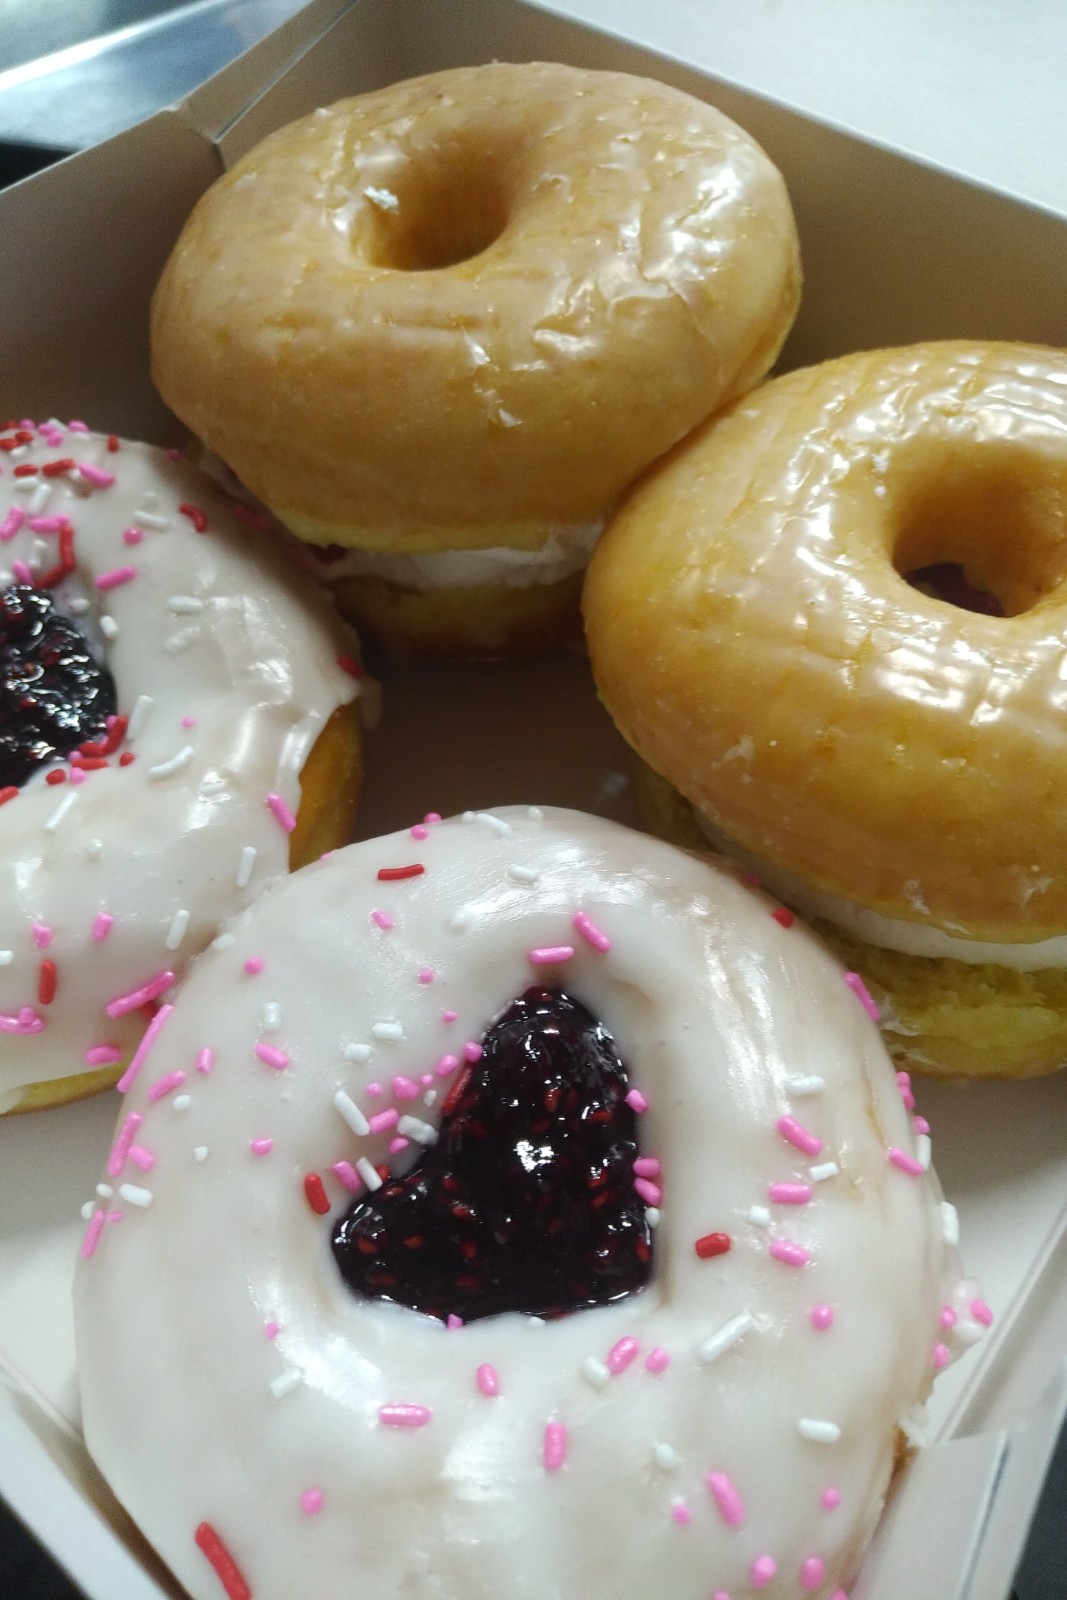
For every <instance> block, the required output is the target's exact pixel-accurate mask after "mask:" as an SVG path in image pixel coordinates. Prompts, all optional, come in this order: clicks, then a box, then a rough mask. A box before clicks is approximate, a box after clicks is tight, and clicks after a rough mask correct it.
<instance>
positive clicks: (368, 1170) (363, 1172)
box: [356, 1156, 382, 1193]
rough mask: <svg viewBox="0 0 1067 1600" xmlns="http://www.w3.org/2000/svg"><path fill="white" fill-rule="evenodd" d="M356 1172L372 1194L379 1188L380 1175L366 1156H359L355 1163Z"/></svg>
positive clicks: (380, 1184) (380, 1182)
mask: <svg viewBox="0 0 1067 1600" xmlns="http://www.w3.org/2000/svg"><path fill="white" fill-rule="evenodd" d="M356 1171H357V1172H358V1173H359V1176H360V1177H361V1178H362V1179H363V1182H364V1183H365V1184H366V1185H367V1188H368V1189H370V1190H371V1192H372V1193H373V1192H374V1190H375V1189H380V1188H381V1186H382V1177H381V1173H380V1172H379V1171H378V1169H377V1167H376V1166H375V1165H374V1163H373V1162H372V1161H371V1160H370V1159H369V1158H368V1157H367V1156H360V1158H359V1160H358V1161H357V1162H356Z"/></svg>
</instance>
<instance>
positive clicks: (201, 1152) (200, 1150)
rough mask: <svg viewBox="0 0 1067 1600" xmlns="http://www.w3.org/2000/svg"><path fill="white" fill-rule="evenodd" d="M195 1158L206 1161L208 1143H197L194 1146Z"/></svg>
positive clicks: (195, 1159)
mask: <svg viewBox="0 0 1067 1600" xmlns="http://www.w3.org/2000/svg"><path fill="white" fill-rule="evenodd" d="M193 1160H194V1161H206V1160H207V1145H206V1144H198V1145H196V1146H195V1147H194V1149H193Z"/></svg>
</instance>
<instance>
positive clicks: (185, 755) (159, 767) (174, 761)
mask: <svg viewBox="0 0 1067 1600" xmlns="http://www.w3.org/2000/svg"><path fill="white" fill-rule="evenodd" d="M195 754H196V752H195V751H194V749H193V747H192V745H191V744H185V745H182V748H181V749H180V750H179V751H178V752H177V754H176V755H173V756H171V757H170V759H169V760H168V761H160V762H158V763H157V764H156V766H154V767H149V769H148V776H149V777H150V778H169V777H170V776H171V775H172V773H175V772H180V771H181V770H182V768H183V767H187V766H188V765H189V763H190V761H191V760H192V759H193V756H194V755H195Z"/></svg>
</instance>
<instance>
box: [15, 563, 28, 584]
mask: <svg viewBox="0 0 1067 1600" xmlns="http://www.w3.org/2000/svg"><path fill="white" fill-rule="evenodd" d="M11 571H12V573H13V574H14V576H15V580H16V582H18V583H28V584H31V585H32V583H33V573H32V572H31V571H30V569H29V567H28V566H27V565H26V563H25V561H13V562H12V563H11Z"/></svg>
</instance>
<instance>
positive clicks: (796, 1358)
mask: <svg viewBox="0 0 1067 1600" xmlns="http://www.w3.org/2000/svg"><path fill="white" fill-rule="evenodd" d="M773 909H774V908H773V906H772V905H771V904H769V903H768V902H766V901H765V900H763V899H762V898H759V897H756V896H755V895H753V894H752V893H751V892H750V891H748V890H747V889H746V888H744V887H743V886H742V885H741V884H740V883H738V882H737V881H735V880H734V879H733V878H731V877H729V876H727V875H726V874H725V873H722V872H719V871H717V870H715V869H714V868H712V867H710V866H708V865H707V864H705V863H703V862H700V861H698V860H697V859H695V858H693V857H689V856H686V855H683V854H682V853H681V852H679V851H676V850H674V849H673V848H672V847H670V846H667V845H664V844H663V843H661V842H659V841H657V840H652V839H649V838H647V837H644V836H642V835H639V834H635V833H631V832H629V831H628V830H626V829H622V828H620V827H618V826H617V825H615V824H610V823H606V822H603V821H600V820H598V819H594V818H590V817H586V816H582V815H579V814H576V813H572V812H561V811H549V812H547V813H541V812H538V811H527V810H526V809H523V808H509V809H505V810H502V811H500V812H499V813H471V814H468V815H467V816H465V817H463V818H455V819H453V820H451V821H448V822H445V823H442V822H440V820H439V819H436V818H434V817H432V816H431V817H427V818H426V820H425V821H424V822H423V823H421V824H417V825H416V826H414V827H413V828H412V829H411V830H410V831H405V832H401V833H397V834H393V835H392V836H390V837H387V838H383V839H377V840H374V841H371V842H369V843H363V844H359V845H354V846H351V847H350V848H349V849H347V850H345V851H341V852H338V853H336V854H335V855H334V856H332V857H330V858H328V859H326V860H323V861H320V862H318V863H316V864H315V865H313V866H311V867H309V868H308V869H306V870H305V871H304V872H301V873H298V874H296V875H295V876H294V877H292V878H289V879H287V880H285V881H284V882H279V883H278V884H276V885H274V886H273V887H272V888H271V889H269V890H268V891H267V892H266V893H265V894H264V895H263V896H261V897H260V899H259V901H258V902H257V904H256V905H255V906H254V907H253V908H252V910H251V911H250V912H248V913H246V914H244V915H242V916H241V917H240V918H239V919H237V921H236V922H234V923H233V924H231V926H230V928H229V930H228V931H227V933H226V934H225V935H224V936H223V937H222V938H221V939H220V940H218V941H216V943H215V945H214V946H213V948H212V949H211V950H209V951H208V952H207V953H206V954H205V955H204V956H203V957H201V959H200V960H199V961H198V962H197V963H196V964H195V966H194V968H193V971H192V973H191V974H190V976H189V978H188V980H187V982H186V984H185V986H184V988H183V990H182V992H181V993H180V995H179V997H178V999H177V1002H176V1004H175V1009H174V1013H173V1018H172V1021H171V1023H170V1025H169V1027H168V1030H167V1032H166V1034H165V1035H164V1036H163V1037H162V1038H161V1039H160V1040H159V1042H158V1045H157V1046H156V1047H155V1048H154V1050H153V1051H152V1053H151V1055H150V1057H149V1058H148V1059H147V1060H146V1061H145V1063H144V1065H143V1068H142V1071H141V1074H140V1076H139V1078H138V1080H137V1082H136V1083H135V1084H134V1086H133V1088H132V1090H131V1091H130V1094H129V1095H128V1097H127V1100H126V1102H125V1105H124V1109H123V1112H122V1114H121V1118H120V1122H119V1127H118V1132H117V1136H116V1141H115V1145H114V1149H113V1151H112V1153H111V1158H110V1160H109V1162H108V1167H107V1174H106V1178H105V1189H104V1191H103V1194H102V1196H101V1198H100V1199H98V1200H96V1201H95V1202H91V1203H89V1204H88V1205H87V1208H86V1216H87V1226H86V1232H85V1236H84V1242H83V1244H82V1252H81V1253H82V1260H81V1262H80V1272H79V1276H78V1281H77V1289H76V1301H77V1330H78V1349H79V1363H80V1371H81V1385H82V1396H83V1407H84V1422H85V1429H86V1436H87V1440H88V1444H89V1448H90V1450H91V1452H92V1453H93V1455H94V1456H95V1458H96V1460H97V1462H98V1464H99V1465H100V1467H101V1469H102V1470H103V1472H104V1474H105V1476H106V1477H107V1479H108V1480H109V1482H110V1483H111V1485H112V1487H113V1488H114V1490H115V1492H116V1493H117V1495H118V1497H119V1499H120V1500H121V1501H122V1502H123V1504H124V1505H125V1506H126V1507H127V1509H128V1510H129V1511H130V1512H131V1514H132V1515H133V1516H134V1518H135V1519H136V1521H137V1522H138V1523H139V1524H140V1526H141V1528H142V1529H143V1531H144V1532H145V1533H146V1534H147V1536H148V1538H149V1539H150V1540H151V1541H152V1542H153V1543H154V1544H155V1545H156V1546H157V1548H158V1549H159V1551H160V1552H161V1554H162V1555H163V1557H164V1558H165V1560H166V1561H167V1562H168V1563H169V1564H170V1565H171V1566H172V1568H173V1569H174V1571H175V1573H176V1574H177V1576H178V1578H179V1579H180V1581H181V1582H182V1583H183V1584H184V1585H185V1587H186V1588H187V1589H188V1591H189V1593H190V1595H192V1596H194V1597H195V1600H220V1597H221V1596H222V1595H224V1594H227V1595H241V1596H247V1595H248V1594H252V1595H254V1596H255V1597H256V1600H292V1596H293V1595H296V1594H301V1593H304V1592H305V1591H306V1587H307V1574H309V1573H314V1575H315V1591H316V1593H321V1594H324V1595H327V1594H328V1595H335V1594H336V1595H340V1594H343V1593H349V1592H351V1591H352V1589H353V1586H355V1587H356V1588H358V1590H359V1592H360V1594H361V1595H364V1596H366V1597H367V1600H387V1597H388V1600H392V1597H394V1596H396V1595H402V1594H408V1593H419V1594H428V1595H433V1596H434V1597H435V1600H500V1597H502V1596H504V1595H513V1594H519V1595H524V1596H525V1595H529V1596H533V1595H537V1596H539V1597H542V1600H573V1597H574V1596H575V1595H583V1596H586V1597H588V1600H647V1597H648V1596H649V1595H655V1594H670V1595H671V1596H672V1597H677V1600H707V1597H708V1596H709V1595H711V1594H713V1593H714V1594H717V1595H723V1594H730V1595H732V1596H734V1597H736V1600H741V1597H742V1596H745V1595H748V1594H749V1593H751V1591H752V1590H754V1589H760V1588H762V1587H767V1586H768V1585H769V1584H770V1583H771V1578H772V1575H773V1577H774V1582H773V1589H772V1590H771V1591H770V1592H773V1594H774V1595H775V1596H776V1597H779V1600H785V1597H796V1596H800V1595H801V1594H818V1595H820V1596H823V1597H828V1596H830V1595H831V1593H836V1592H837V1586H838V1585H839V1584H840V1583H842V1582H845V1581H847V1580H848V1579H849V1577H850V1576H851V1575H852V1574H853V1573H854V1571H855V1570H856V1568H857V1566H858V1563H859V1559H860V1553H861V1551H862V1549H863V1546H864V1544H865V1542H866V1541H867V1539H868V1537H869V1535H870V1533H871V1531H872V1529H873V1527H874V1524H875V1521H876V1519H877V1517H878V1513H879V1508H880V1506H881V1503H882V1498H883V1496H884V1493H885V1490H886V1485H887V1482H888V1480H889V1476H890V1473H891V1470H892V1467H893V1463H894V1459H895V1455H896V1452H897V1449H898V1445H899V1443H900V1433H901V1430H902V1429H905V1430H906V1429H908V1428H909V1427H911V1426H913V1425H914V1423H915V1421H916V1417H915V1411H916V1408H917V1407H918V1406H920V1405H921V1402H922V1401H923V1399H924V1397H925V1396H926V1394H927V1391H928V1390H929V1387H930V1384H931V1382H932V1379H933V1377H934V1373H935V1371H936V1369H937V1368H938V1367H940V1366H942V1365H943V1364H944V1363H945V1362H946V1361H947V1360H948V1359H949V1357H950V1354H952V1353H955V1352H956V1351H957V1350H959V1349H960V1348H962V1347H963V1346H964V1345H965V1344H967V1343H969V1342H970V1341H971V1340H972V1339H973V1338H975V1337H976V1336H977V1335H978V1334H979V1333H980V1332H981V1330H982V1327H983V1326H984V1325H985V1323H986V1322H988V1320H989V1313H988V1311H987V1309H986V1307H985V1305H984V1304H983V1303H982V1301H981V1300H980V1299H978V1298H977V1292H976V1290H975V1288H974V1286H973V1285H971V1284H968V1283H966V1282H964V1281H961V1280H960V1278H959V1268H958V1263H957V1259H956V1254H955V1251H954V1249H953V1248H952V1242H953V1234H954V1228H955V1219H954V1213H953V1212H952V1210H951V1208H950V1207H946V1206H945V1205H944V1204H943V1202H942V1201H941V1196H940V1190H939V1188H938V1185H937V1182H936V1180H935V1178H934V1177H933V1175H932V1174H931V1172H930V1171H929V1142H928V1139H927V1137H926V1134H925V1131H924V1125H923V1124H921V1123H920V1124H915V1123H913V1121H912V1119H911V1117H910V1115H909V1112H908V1109H907V1107H906V1106H905V1104H904V1099H903V1098H902V1094H901V1091H900V1089H899V1087H898V1083H897V1080H896V1078H895V1077H894V1074H893V1072H892V1071H891V1070H890V1069H889V1063H888V1061H887V1059H886V1056H885V1052H884V1050H883V1048H882V1046H881V1044H880V1041H879V1038H878V1034H877V1032H876V1030H875V1029H874V1027H873V1026H872V1025H871V1023H870V1021H869V1019H868V1017H867V1016H866V1013H865V1011H864V1009H863V1006H862V1005H861V1004H860V1001H859V1000H858V999H857V996H856V995H855V994H854V993H853V992H852V991H851V990H850V988H849V987H848V986H847V984H846V983H845V981H844V979H843V975H842V973H841V971H840V970H839V969H838V968H837V967H836V966H835V965H834V963H833V962H832V961H831V959H830V958H829V957H828V956H827V955H826V953H825V951H824V949H823V948H822V947H821V946H820V945H819V944H818V942H817V941H816V940H815V939H814V938H813V937H812V936H811V935H810V934H809V933H808V932H807V931H806V930H805V929H803V928H802V926H801V925H800V924H799V923H797V924H795V925H793V926H791V927H786V926H783V925H782V923H781V922H780V921H778V920H776V919H775V916H774V915H773ZM904 1097H905V1098H908V1099H910V1095H909V1094H908V1091H907V1086H906V1085H905V1086H904ZM134 1146H136V1147H137V1148H138V1150H139V1151H140V1152H141V1156H140V1161H139V1164H136V1165H135V1164H134V1163H133V1161H132V1159H131V1157H132V1151H133V1147H134ZM946 1241H947V1242H946ZM164 1261H165V1263H166V1264H165V1266H163V1265H162V1263H163V1262H164ZM146 1441H150V1445H149V1444H147V1443H146ZM146 1448H150V1449H151V1453H152V1458H153V1460H154V1461H156V1462H158V1463H159V1464H160V1465H159V1470H158V1471H154V1472H151V1473H146V1472H145V1471H144V1459H145V1450H146Z"/></svg>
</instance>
